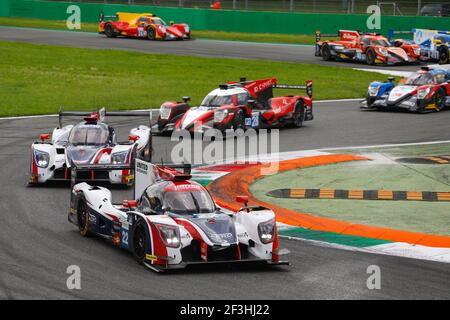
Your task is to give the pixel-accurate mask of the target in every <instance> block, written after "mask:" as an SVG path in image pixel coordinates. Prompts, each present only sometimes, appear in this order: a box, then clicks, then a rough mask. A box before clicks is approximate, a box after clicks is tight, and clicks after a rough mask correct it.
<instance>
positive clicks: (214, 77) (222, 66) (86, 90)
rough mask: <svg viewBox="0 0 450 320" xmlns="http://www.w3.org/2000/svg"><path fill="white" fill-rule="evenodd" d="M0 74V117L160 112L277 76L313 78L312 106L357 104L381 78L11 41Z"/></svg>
mask: <svg viewBox="0 0 450 320" xmlns="http://www.w3.org/2000/svg"><path fill="white" fill-rule="evenodd" d="M0 74H1V75H2V76H1V77H0V96H1V97H2V99H1V100H0V116H13V115H32V114H47V113H55V112H56V111H57V110H59V108H60V107H64V108H65V109H81V110H84V109H86V110H87V109H94V108H98V107H103V106H106V107H108V108H109V109H135V108H146V107H159V106H160V105H161V103H162V102H164V101H167V100H174V99H180V98H181V97H182V96H185V95H189V96H191V98H192V103H193V104H198V103H200V102H201V99H203V97H204V96H205V95H206V94H207V93H208V92H209V91H211V90H212V89H214V88H215V87H217V85H218V84H220V83H224V82H227V81H232V80H236V79H239V77H242V76H247V77H248V78H252V79H258V78H266V77H277V78H278V79H279V81H280V82H283V83H294V84H303V83H305V81H306V80H308V79H313V80H314V98H315V99H316V100H319V99H339V98H356V97H363V96H364V94H365V91H366V90H367V84H368V83H369V82H370V81H372V80H375V79H377V78H380V76H379V75H377V74H374V73H372V72H363V71H356V70H351V69H349V68H341V67H325V66H320V65H306V64H296V63H287V62H272V61H263V60H240V59H224V58H199V57H184V56H174V55H162V54H161V55H159V54H145V53H138V52H129V51H119V50H95V49H77V48H67V47H60V46H49V45H36V44H27V43H16V42H0ZM276 93H278V94H281V95H283V94H295V92H292V90H290V91H286V90H277V92H276ZM299 93H300V92H299ZM302 94H303V93H302Z"/></svg>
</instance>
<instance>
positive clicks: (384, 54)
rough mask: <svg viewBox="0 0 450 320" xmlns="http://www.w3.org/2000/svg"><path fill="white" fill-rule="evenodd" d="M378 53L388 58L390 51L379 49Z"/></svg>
mask: <svg viewBox="0 0 450 320" xmlns="http://www.w3.org/2000/svg"><path fill="white" fill-rule="evenodd" d="M378 51H379V52H380V53H381V55H382V56H385V57H386V56H387V55H388V51H387V50H386V49H385V48H379V49H378Z"/></svg>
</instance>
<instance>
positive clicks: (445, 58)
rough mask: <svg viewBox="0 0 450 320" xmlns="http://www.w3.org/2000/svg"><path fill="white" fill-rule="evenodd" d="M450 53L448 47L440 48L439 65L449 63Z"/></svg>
mask: <svg viewBox="0 0 450 320" xmlns="http://www.w3.org/2000/svg"><path fill="white" fill-rule="evenodd" d="M449 62H450V61H449V51H448V47H446V46H442V47H440V48H439V64H446V63H449Z"/></svg>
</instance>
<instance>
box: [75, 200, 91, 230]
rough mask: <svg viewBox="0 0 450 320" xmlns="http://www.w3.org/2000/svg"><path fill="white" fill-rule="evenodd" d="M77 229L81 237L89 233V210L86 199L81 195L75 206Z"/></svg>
mask: <svg viewBox="0 0 450 320" xmlns="http://www.w3.org/2000/svg"><path fill="white" fill-rule="evenodd" d="M77 219H78V230H79V231H80V234H81V235H82V236H83V237H87V236H88V235H89V210H88V206H87V203H86V199H85V198H84V197H83V196H81V197H80V199H78V207H77Z"/></svg>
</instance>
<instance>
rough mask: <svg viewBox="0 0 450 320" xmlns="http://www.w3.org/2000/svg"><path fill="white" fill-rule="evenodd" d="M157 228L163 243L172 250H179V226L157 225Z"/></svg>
mask: <svg viewBox="0 0 450 320" xmlns="http://www.w3.org/2000/svg"><path fill="white" fill-rule="evenodd" d="M155 226H156V228H157V229H158V231H159V236H160V237H161V240H162V242H163V243H164V244H165V245H166V246H167V247H171V248H178V247H179V246H180V243H181V239H180V229H179V228H178V226H170V225H167V224H159V223H155Z"/></svg>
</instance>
